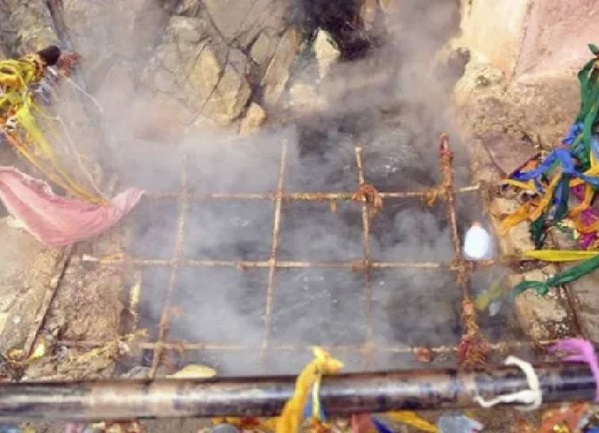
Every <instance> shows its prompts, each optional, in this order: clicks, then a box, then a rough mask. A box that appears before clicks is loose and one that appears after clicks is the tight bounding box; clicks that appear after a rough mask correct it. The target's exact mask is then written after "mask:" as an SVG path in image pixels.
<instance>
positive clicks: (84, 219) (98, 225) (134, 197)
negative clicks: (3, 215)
mask: <svg viewBox="0 0 599 433" xmlns="http://www.w3.org/2000/svg"><path fill="white" fill-rule="evenodd" d="M143 193H144V191H142V190H140V189H137V188H130V189H127V190H126V191H124V192H122V193H120V194H118V195H117V196H116V197H115V198H114V199H112V200H111V201H110V203H108V204H107V205H94V204H89V203H85V202H82V201H79V200H74V199H69V198H64V197H59V196H57V195H56V194H54V192H53V191H52V188H51V187H50V185H49V184H48V183H46V182H44V181H41V180H38V179H35V178H33V177H31V176H28V175H26V174H24V173H21V172H20V171H19V170H17V169H16V168H14V167H0V200H2V203H4V206H6V208H7V209H8V212H9V213H10V214H11V215H12V216H13V217H14V218H16V219H18V220H19V221H21V222H22V223H23V224H24V226H25V228H26V230H27V231H28V232H29V233H30V234H31V235H32V236H33V237H35V238H36V239H37V240H39V241H40V242H42V243H44V244H46V245H48V246H52V247H57V246H65V245H70V244H73V243H75V242H79V241H82V240H84V239H89V238H92V237H94V236H97V235H99V234H101V233H103V232H105V231H106V230H108V229H109V228H111V227H112V226H114V225H115V224H116V223H117V222H119V220H120V219H121V218H122V217H123V216H125V215H126V214H127V213H129V211H131V209H133V207H135V205H136V204H137V203H138V202H139V200H140V199H141V196H142V195H143Z"/></svg>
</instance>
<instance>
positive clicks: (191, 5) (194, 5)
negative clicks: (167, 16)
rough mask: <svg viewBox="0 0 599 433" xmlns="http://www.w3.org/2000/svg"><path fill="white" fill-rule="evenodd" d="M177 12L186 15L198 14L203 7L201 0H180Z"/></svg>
mask: <svg viewBox="0 0 599 433" xmlns="http://www.w3.org/2000/svg"><path fill="white" fill-rule="evenodd" d="M177 3H178V5H177V7H176V9H175V14H177V15H182V16H186V17H194V16H197V15H198V13H199V12H200V9H201V7H202V2H201V0H178V1H177Z"/></svg>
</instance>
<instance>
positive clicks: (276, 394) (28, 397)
mask: <svg viewBox="0 0 599 433" xmlns="http://www.w3.org/2000/svg"><path fill="white" fill-rule="evenodd" d="M535 371H536V373H537V375H538V378H539V382H540V385H541V390H542V394H543V402H544V403H557V402H569V401H588V402H591V401H593V399H594V397H595V380H594V378H593V374H592V373H591V371H590V369H589V368H588V367H587V366H586V365H584V364H582V365H581V364H559V365H556V364H543V365H539V366H537V367H536V368H535ZM295 380H296V377H295V376H274V377H259V378H256V377H247V378H217V379H207V380H188V379H159V380H154V381H139V380H121V381H118V380H111V381H98V382H87V383H86V382H71V383H68V382H62V383H43V382H41V383H40V382H38V383H3V384H0V420H2V421H25V420H48V421H50V420H68V421H98V420H102V421H112V420H127V419H140V418H176V417H201V418H207V417H216V416H233V417H246V416H252V417H273V416H278V415H279V414H280V412H281V409H282V407H283V405H284V403H285V402H286V401H287V399H289V397H291V395H292V394H293V391H294V386H295ZM526 389H528V384H527V380H526V378H525V376H524V374H523V373H522V372H521V371H520V370H519V369H517V368H513V367H506V366H502V367H495V368H493V369H481V370H473V371H457V370H455V369H439V370H415V371H395V372H382V373H378V372H377V373H360V374H344V375H338V376H331V377H325V378H324V379H323V382H322V385H321V387H320V393H319V395H320V399H321V401H322V404H323V407H324V408H325V409H326V411H327V413H328V414H329V415H332V416H336V415H349V414H353V413H384V412H390V411H398V410H419V411H423V410H448V409H464V408H470V407H476V406H477V404H476V402H475V400H474V397H476V396H482V397H483V398H487V399H488V398H494V397H498V396H500V395H505V394H511V393H514V392H517V391H523V390H526Z"/></svg>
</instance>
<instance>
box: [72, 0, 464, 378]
mask: <svg viewBox="0 0 599 433" xmlns="http://www.w3.org/2000/svg"><path fill="white" fill-rule="evenodd" d="M456 3H457V2H455V1H453V0H444V1H438V0H437V1H421V0H413V1H407V2H401V7H400V9H399V10H397V11H392V12H390V13H389V15H387V17H386V20H385V21H386V24H387V35H386V38H385V40H384V43H383V44H382V46H381V47H379V48H377V49H376V50H374V51H373V53H372V54H371V55H370V56H368V57H367V58H364V59H362V60H357V61H355V62H350V63H344V64H338V65H335V66H334V67H333V68H332V69H331V71H330V73H329V75H328V76H327V78H326V79H323V80H321V81H319V82H317V80H316V79H314V77H312V78H311V76H310V75H309V74H308V73H307V72H305V71H306V70H307V69H302V68H301V67H300V68H298V69H296V70H294V74H293V77H292V81H293V80H295V81H294V82H304V83H306V84H308V85H310V86H312V88H313V89H315V91H316V92H317V94H319V95H320V97H321V98H322V99H323V101H324V105H323V106H322V107H320V108H319V109H318V110H317V111H312V112H307V113H304V114H303V115H302V116H300V117H298V118H297V119H296V120H294V121H293V122H291V123H290V124H287V125H286V126H279V127H276V126H271V127H270V128H267V129H265V130H263V131H261V132H259V133H257V134H255V135H252V136H250V137H240V136H237V135H236V133H235V132H234V131H227V130H226V129H225V130H223V129H217V128H214V127H211V126H209V125H208V124H207V123H205V122H199V121H198V122H195V126H194V127H192V128H190V129H188V130H186V131H183V129H182V128H178V127H174V126H173V125H178V123H177V122H179V120H180V119H179V116H189V113H183V112H178V111H177V110H172V109H170V108H165V106H164V105H162V104H161V103H159V102H156V101H157V99H155V98H154V96H153V95H152V94H151V93H150V92H149V91H148V89H146V88H145V87H144V86H143V85H142V84H141V83H140V82H138V81H137V80H136V78H137V77H139V76H140V73H141V71H142V70H143V65H144V64H145V61H147V58H148V56H149V55H150V54H151V52H152V47H153V46H154V44H155V43H156V42H157V41H158V40H159V34H160V32H161V31H162V30H163V28H164V23H165V20H166V18H167V17H166V12H164V11H161V9H160V8H159V7H158V6H159V2H157V3H156V4H152V2H150V1H148V0H145V1H142V0H139V1H135V2H127V5H128V6H127V10H123V7H122V4H123V2H120V1H116V0H115V1H106V2H81V4H86V5H87V4H89V6H86V7H93V8H95V9H96V10H95V12H94V15H95V16H98V17H99V18H98V20H97V21H95V22H94V23H93V25H92V26H85V27H84V28H77V25H76V22H77V14H85V10H84V9H85V8H83V10H74V9H72V8H71V9H69V7H67V10H70V11H71V12H70V13H71V15H70V20H71V26H72V28H74V29H75V30H74V34H73V41H74V45H75V48H76V49H77V50H78V51H79V52H80V53H81V54H82V56H83V58H84V59H85V62H84V68H85V70H86V71H87V72H86V79H87V82H88V84H89V88H90V89H91V90H92V93H93V94H94V95H95V96H96V97H97V98H98V100H99V101H100V103H101V104H102V106H103V111H104V114H105V120H106V121H107V126H108V128H109V130H110V134H111V137H112V140H111V144H110V147H109V148H108V149H103V150H102V152H101V153H102V154H104V155H105V154H109V158H106V159H105V160H104V163H105V164H109V167H104V168H105V169H106V168H107V169H109V170H112V171H115V172H116V173H118V175H119V178H120V181H121V183H122V184H123V186H133V185H134V186H138V187H142V188H145V189H147V190H148V191H150V192H153V193H173V192H174V193H178V192H181V191H182V188H183V186H182V177H184V176H183V175H182V174H183V167H184V164H185V165H186V168H185V171H186V173H187V176H186V182H187V184H186V188H187V192H188V193H189V194H192V195H193V194H206V193H273V192H276V189H277V182H278V174H279V170H280V161H281V150H282V147H281V146H282V145H283V144H284V145H285V146H286V148H287V160H286V167H285V177H284V184H283V187H284V191H285V192H316V191H324V192H353V191H355V190H356V188H357V185H358V171H357V168H356V156H355V151H354V148H355V146H362V147H363V148H364V164H365V176H366V182H368V183H371V184H373V185H374V186H375V187H376V188H378V189H379V190H380V191H412V190H425V189H427V188H430V187H432V186H434V185H436V184H438V182H439V181H440V176H439V173H438V158H437V139H438V134H439V133H440V132H441V131H448V132H450V133H451V132H452V131H451V122H450V121H449V120H448V115H447V113H446V110H445V107H446V106H447V99H446V98H447V95H446V94H445V92H446V86H445V84H446V80H445V79H444V78H443V76H442V75H441V76H440V75H439V74H436V75H435V74H434V73H433V64H432V61H433V58H434V55H435V52H436V51H437V50H438V49H439V48H441V46H442V44H443V43H444V42H445V41H446V40H447V39H448V38H449V37H450V36H451V35H452V32H453V31H454V30H455V28H457V19H458V17H457V15H456V14H457V9H458V6H457V4H456ZM424 4H426V5H424ZM118 5H120V6H118ZM129 5H131V6H129ZM148 6H151V7H149V9H148ZM98 9H101V11H98ZM113 41H114V42H116V45H113V43H112V42H113ZM108 55H111V56H112V57H111V60H109V61H106V60H102V61H103V62H104V63H102V61H101V59H106V58H107V57H108ZM448 79H449V78H448ZM70 128H71V129H74V130H77V131H78V132H79V135H78V137H79V138H78V140H79V141H80V142H81V146H82V147H85V146H87V147H88V148H91V149H94V150H96V151H97V150H98V149H97V146H98V145H97V144H91V143H96V140H94V137H92V136H90V135H89V134H88V135H87V136H86V135H85V133H83V132H82V131H84V130H85V129H84V128H80V127H79V128H78V126H77V125H74V124H71V125H70ZM183 132H184V133H183ZM453 144H454V147H453V149H454V151H456V153H457V155H456V159H457V161H458V163H457V167H456V179H457V180H456V183H457V184H462V185H463V184H465V183H466V182H467V176H466V174H467V165H466V164H465V158H464V156H463V152H462V151H461V148H460V146H459V143H458V142H457V140H454V143H453ZM106 150H108V151H106ZM182 210H183V211H184V212H185V214H184V219H185V226H184V230H183V237H182V240H181V241H182V245H181V251H180V255H179V256H177V255H176V252H175V244H176V233H177V226H178V219H179V218H180V215H181V214H180V212H181V211H182ZM274 211H275V205H274V203H273V202H272V201H271V200H266V199H254V200H245V201H242V200H237V201H223V200H211V201H201V202H194V201H193V200H190V201H189V203H187V204H184V203H182V202H179V201H177V200H170V199H161V200H159V201H155V202H152V201H149V200H146V202H145V203H143V204H142V205H141V206H140V207H139V208H138V209H137V210H136V211H135V212H134V213H133V214H132V215H131V217H130V218H129V219H128V220H127V223H126V225H125V226H126V227H125V228H126V233H127V235H128V242H130V246H129V253H130V254H131V255H133V256H135V257H142V258H153V259H167V260H170V259H172V258H174V257H177V258H178V259H192V260H209V259H210V260H233V261H236V260H250V261H266V260H268V259H269V257H270V253H271V248H272V231H273V215H274ZM470 217H471V216H470V215H467V216H465V218H464V219H465V221H464V226H467V225H468V224H469V222H470V221H467V220H468V219H469V218H470ZM472 217H475V215H472ZM371 230H372V233H371V238H370V244H369V249H370V253H371V257H372V259H373V260H378V261H402V262H409V261H447V260H450V259H451V258H452V246H451V242H450V236H449V231H448V230H449V229H448V225H447V221H446V214H445V208H444V207H443V206H442V205H439V206H434V207H432V208H422V207H421V204H420V203H419V202H418V200H412V199H408V200H388V201H387V202H385V205H384V209H383V210H382V212H381V213H380V214H379V215H378V216H377V217H376V218H375V219H374V220H373V221H372V229H371ZM363 251H364V245H363V238H362V219H361V209H360V206H359V205H358V204H356V203H338V204H337V210H336V212H332V210H331V208H330V204H329V203H324V202H316V203H315V202H302V201H297V202H289V203H287V202H284V203H283V205H282V218H281V226H280V234H279V247H278V250H277V257H278V258H279V260H285V261H311V262H315V261H329V262H331V261H360V260H363V254H364V252H363ZM267 280H268V270H267V269H265V268H261V269H246V270H244V271H241V270H238V269H235V268H218V267H217V268H200V267H191V266H183V267H182V268H181V269H180V270H179V271H178V276H177V279H176V287H175V291H174V292H173V293H174V294H173V298H172V304H173V305H175V306H179V307H180V310H181V311H180V314H178V315H176V317H174V318H173V321H172V323H171V326H170V331H169V341H173V342H175V341H187V342H194V343H206V344H214V345H219V344H220V345H241V346H244V347H245V348H247V349H248V350H247V351H244V352H236V351H233V352H227V353H223V352H215V354H212V353H210V354H200V355H198V356H199V358H198V359H188V361H192V360H195V361H204V362H208V363H215V364H216V367H217V369H219V370H220V371H221V372H223V373H225V374H239V373H241V372H252V373H266V372H286V373H293V372H295V371H297V368H299V367H301V365H302V364H303V363H304V361H305V360H306V359H308V358H309V356H310V354H309V353H308V352H307V351H306V350H305V349H304V348H305V347H306V346H307V345H310V344H322V345H341V346H347V345H362V344H364V343H366V341H367V337H368V332H369V321H370V325H371V326H372V333H373V335H374V338H375V341H376V342H377V344H378V345H379V347H385V346H398V345H400V346H401V345H407V344H409V345H413V344H415V345H427V344H450V343H454V342H455V341H453V340H455V337H456V335H457V329H456V327H457V324H458V315H457V311H455V309H454V305H456V301H457V299H459V291H458V289H457V288H456V287H455V279H454V276H453V275H451V274H450V273H442V272H433V271H430V272H429V271H426V270H418V271H409V270H393V271H384V272H383V271H380V272H375V273H374V275H373V277H372V290H373V299H374V304H373V312H372V313H371V316H369V313H368V312H367V305H368V300H367V298H366V293H367V290H366V289H365V282H364V275H363V274H362V273H361V272H355V271H353V272H352V271H349V270H347V269H336V270H335V269H333V270H331V269H328V270H327V269H321V268H317V269H286V270H280V271H277V272H276V274H275V283H274V288H273V298H272V316H271V317H270V319H269V320H270V325H271V328H270V330H269V331H268V336H269V343H270V344H271V345H275V346H276V345H283V346H293V347H296V348H299V349H300V353H301V354H302V356H299V357H298V356H297V353H291V352H281V354H279V355H277V356H276V357H275V356H273V357H271V359H270V364H269V365H268V370H267V371H264V370H263V369H262V368H261V365H260V348H261V345H262V343H263V341H264V338H265V335H266V332H265V329H264V323H265V320H266V319H265V315H266V310H267V305H266V286H267ZM168 281H169V274H168V271H167V270H166V269H160V270H157V269H152V268H145V269H144V271H143V279H142V302H141V303H140V308H141V311H140V313H141V315H142V325H144V326H148V327H149V328H150V330H151V331H152V334H153V335H154V336H156V333H157V324H158V322H159V320H160V314H161V312H162V309H163V307H164V299H165V296H166V289H167V285H168ZM304 352H306V353H305V357H303V356H304ZM341 356H343V355H341ZM391 359H392V358H391V357H388V356H386V355H380V356H379V360H378V362H379V363H378V364H377V365H375V366H377V367H381V368H382V367H391V365H389V363H390V362H391ZM346 361H348V364H349V368H350V369H363V368H364V367H365V364H364V362H363V360H362V359H361V358H360V357H359V356H356V357H355V359H349V360H346ZM394 362H397V360H395V361H394ZM395 366H396V367H397V365H395ZM370 367H373V365H370Z"/></svg>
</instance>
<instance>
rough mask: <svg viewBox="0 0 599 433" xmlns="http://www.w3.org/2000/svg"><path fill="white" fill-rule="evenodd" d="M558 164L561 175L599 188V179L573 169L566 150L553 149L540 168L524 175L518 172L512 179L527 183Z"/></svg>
mask: <svg viewBox="0 0 599 433" xmlns="http://www.w3.org/2000/svg"><path fill="white" fill-rule="evenodd" d="M596 147H597V150H598V151H599V143H598V144H597V146H596ZM555 162H559V163H560V165H561V167H562V172H563V174H569V175H571V176H575V177H577V178H579V179H582V180H583V181H584V182H586V183H588V184H590V185H592V186H594V187H595V188H598V187H599V177H593V176H587V175H586V174H583V173H580V172H579V171H577V170H576V168H575V167H574V160H573V159H572V156H571V155H570V151H569V150H567V149H554V150H553V151H551V153H550V154H549V155H547V158H545V160H544V161H543V162H542V163H541V165H540V166H538V167H537V168H535V169H534V170H530V171H527V172H525V173H522V172H518V173H516V174H514V178H515V179H517V180H522V181H528V180H532V179H536V178H538V177H539V176H541V175H542V174H545V173H546V172H547V171H549V169H550V168H551V166H552V165H553V164H554V163H555Z"/></svg>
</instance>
